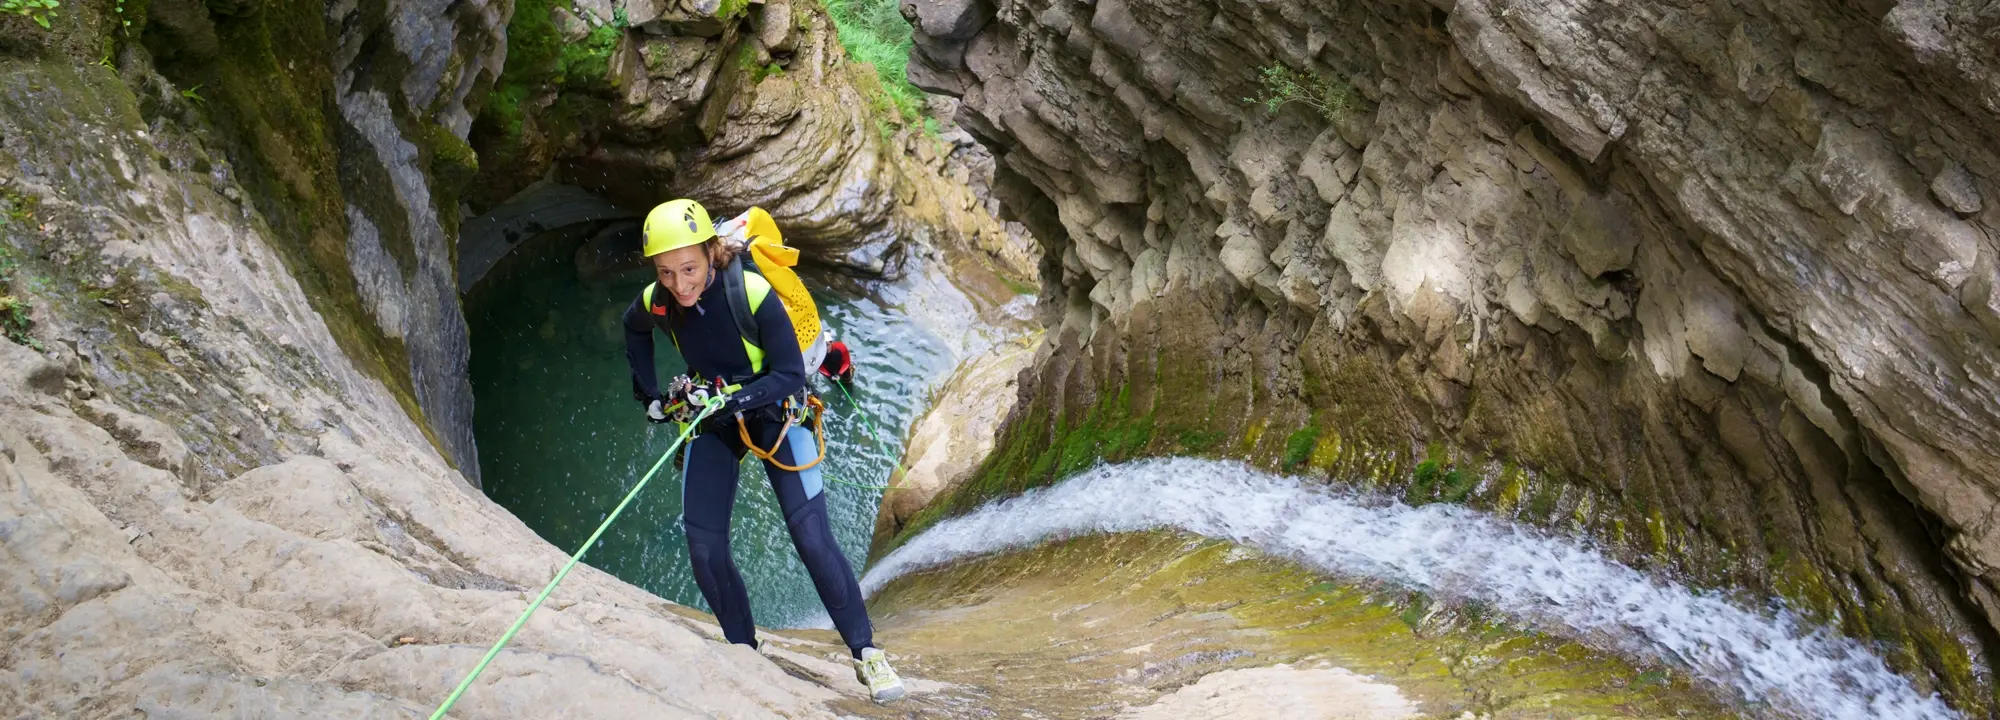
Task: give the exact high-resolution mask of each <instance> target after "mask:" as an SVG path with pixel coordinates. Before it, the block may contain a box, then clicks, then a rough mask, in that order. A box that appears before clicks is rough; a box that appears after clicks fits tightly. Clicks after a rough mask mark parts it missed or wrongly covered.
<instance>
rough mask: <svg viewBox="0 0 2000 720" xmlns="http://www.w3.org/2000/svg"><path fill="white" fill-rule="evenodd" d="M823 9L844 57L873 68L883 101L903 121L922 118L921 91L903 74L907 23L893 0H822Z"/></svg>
mask: <svg viewBox="0 0 2000 720" xmlns="http://www.w3.org/2000/svg"><path fill="white" fill-rule="evenodd" d="M826 11H827V14H828V15H831V16H833V29H834V32H835V33H836V34H837V35H839V36H840V45H841V47H844V48H847V55H848V57H851V58H854V61H855V62H859V63H864V64H867V65H870V66H872V67H874V68H875V76H876V77H877V78H879V79H880V80H881V83H882V84H881V92H882V94H883V102H884V103H885V104H886V105H888V106H891V107H893V108H894V109H895V111H896V114H897V115H898V116H900V117H901V119H902V120H903V121H905V122H915V121H916V120H917V119H918V118H920V117H923V114H924V111H923V107H924V92H923V91H922V90H918V89H917V86H915V85H911V84H910V80H909V78H908V77H907V75H906V73H907V72H908V70H909V63H910V45H911V43H912V40H911V38H910V32H911V31H910V23H909V21H907V20H904V19H903V15H902V11H901V10H899V9H898V4H897V2H896V0H826ZM863 91H864V92H866V91H867V89H866V88H864V89H863ZM874 103H875V101H874V99H872V98H871V104H874Z"/></svg>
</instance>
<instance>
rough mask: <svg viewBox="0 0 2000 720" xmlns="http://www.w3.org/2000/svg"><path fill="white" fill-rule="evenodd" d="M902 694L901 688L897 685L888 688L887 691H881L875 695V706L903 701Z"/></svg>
mask: <svg viewBox="0 0 2000 720" xmlns="http://www.w3.org/2000/svg"><path fill="white" fill-rule="evenodd" d="M903 694H904V693H903V688H902V686H900V685H899V686H896V687H892V688H889V689H887V690H883V691H882V692H879V693H875V702H876V703H877V704H881V705H887V704H889V703H892V702H895V701H897V700H901V699H903Z"/></svg>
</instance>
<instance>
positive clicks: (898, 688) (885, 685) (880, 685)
mask: <svg viewBox="0 0 2000 720" xmlns="http://www.w3.org/2000/svg"><path fill="white" fill-rule="evenodd" d="M854 679H856V680H860V681H861V684H863V685H867V686H868V694H869V695H871V696H873V697H874V698H875V702H878V703H883V704H887V703H891V702H894V701H896V700H900V699H902V697H903V679H902V678H899V677H896V669H895V668H892V667H889V656H888V654H886V653H884V652H882V651H881V649H879V648H872V647H871V648H862V649H861V659H859V660H855V661H854Z"/></svg>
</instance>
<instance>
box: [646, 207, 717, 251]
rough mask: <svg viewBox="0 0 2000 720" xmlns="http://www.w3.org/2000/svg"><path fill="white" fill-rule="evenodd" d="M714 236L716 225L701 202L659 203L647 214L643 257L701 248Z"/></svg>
mask: <svg viewBox="0 0 2000 720" xmlns="http://www.w3.org/2000/svg"><path fill="white" fill-rule="evenodd" d="M712 237H715V222H714V221H712V220H709V219H708V209H707V208H703V207H702V206H701V203H698V202H695V201H693V200H689V199H687V198H681V199H679V200H672V201H668V202H664V203H660V206H659V207H656V208H653V211H652V212H650V213H647V214H646V246H645V251H644V252H645V256H646V257H652V256H654V255H658V254H660V253H663V252H666V251H668V250H678V249H680V248H684V247H687V246H689V245H700V244H701V243H702V242H704V241H706V240H708V239H709V238H712Z"/></svg>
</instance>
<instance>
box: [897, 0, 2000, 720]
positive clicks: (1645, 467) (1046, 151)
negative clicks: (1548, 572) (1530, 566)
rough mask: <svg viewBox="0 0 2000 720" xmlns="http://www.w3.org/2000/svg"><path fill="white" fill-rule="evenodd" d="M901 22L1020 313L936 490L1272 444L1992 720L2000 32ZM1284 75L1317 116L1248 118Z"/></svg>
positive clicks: (1298, 109)
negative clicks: (1645, 572)
mask: <svg viewBox="0 0 2000 720" xmlns="http://www.w3.org/2000/svg"><path fill="white" fill-rule="evenodd" d="M920 15H921V17H920V18H919V20H920V22H919V25H918V27H919V37H918V41H917V42H918V51H917V52H916V53H915V54H914V55H913V63H912V70H911V75H912V77H913V78H916V79H918V80H919V82H921V83H922V84H924V85H925V86H926V87H932V88H935V89H939V90H942V91H947V92H951V93H954V94H959V95H962V100H963V105H962V109H961V111H960V114H959V116H958V121H959V123H960V124H961V125H962V126H963V127H965V128H967V129H968V130H970V131H971V132H973V133H974V134H975V135H977V136H978V137H979V138H980V139H981V140H982V142H985V143H986V144H987V145H988V146H989V147H991V148H992V149H993V150H994V152H995V154H996V155H998V158H999V160H998V164H999V170H998V173H997V177H996V181H995V191H996V194H997V195H998V196H999V197H1000V198H1001V199H1002V201H1003V202H1004V203H1005V204H1006V205H1007V206H1008V208H1009V210H1010V212H1011V213H1013V214H1014V216H1016V217H1019V218H1021V219H1022V221H1023V222H1024V223H1026V224H1027V225H1028V226H1029V227H1030V228H1031V229H1032V230H1033V231H1034V233H1035V235H1036V237H1038V238H1039V239H1040V240H1041V242H1042V243H1043V261H1042V280H1043V285H1044V288H1045V294H1044V303H1043V307H1042V317H1043V319H1044V321H1045V322H1046V323H1047V324H1048V325H1049V327H1050V332H1049V335H1048V341H1047V347H1046V348H1045V350H1044V351H1043V353H1042V354H1041V356H1040V357H1039V358H1038V359H1037V362H1036V367H1035V370H1034V371H1033V374H1032V377H1033V380H1032V381H1031V382H1024V383H1023V384H1022V389H1021V391H1020V392H1021V394H1020V399H1021V403H1020V404H1019V405H1018V406H1017V408H1016V409H1015V410H1014V411H1013V414H1012V415H1011V416H1010V418H1009V421H1008V423H1007V425H1006V427H1005V429H1004V430H1003V435H1002V439H1001V441H1000V442H999V444H998V446H997V453H996V457H995V459H994V461H993V463H992V464H990V465H989V466H988V471H987V472H986V475H985V478H986V479H985V480H983V481H979V482H973V483H969V484H968V485H967V488H968V489H967V490H965V491H963V492H961V493H958V494H957V496H956V497H954V498H952V499H951V502H948V503H946V505H948V506H949V507H952V508H957V509H963V508H965V507H969V506H970V505H971V503H973V502H976V499H977V498H981V497H987V496H990V495H991V494H994V493H1007V492H1013V491H1016V490H1018V489H1020V488H1022V487H1026V486H1029V485H1035V484H1040V483H1043V482H1047V481H1048V480H1049V479H1052V478H1053V477H1055V476H1057V475H1060V474H1061V473H1062V472H1063V471H1065V470H1066V469H1070V468H1073V467H1077V466H1078V464H1079V463H1081V462H1082V461H1084V460H1087V459H1089V458H1092V457H1096V456H1100V455H1104V456H1131V455H1142V454H1165V453H1209V454H1223V455H1233V456H1242V457H1251V458H1261V459H1262V461H1264V462H1267V463H1269V464H1270V465H1272V466H1276V467H1281V468H1294V469H1313V470H1314V471H1316V472H1328V473H1332V474H1334V475H1335V476H1336V477H1345V478H1348V479H1355V478H1359V479H1361V480H1360V481H1362V482H1366V483H1381V484H1385V485H1387V486H1389V487H1395V488H1403V489H1407V490H1408V491H1409V493H1410V496H1411V497H1412V498H1413V499H1420V500H1425V501H1428V500H1432V499H1436V498H1441V497H1442V498H1448V499H1453V500H1467V501H1471V502H1474V503H1475V504H1480V505H1482V506H1484V507H1489V508H1493V509H1498V510H1502V511H1504V512H1507V513H1510V514H1513V515H1515V516H1518V517H1524V518H1527V519H1530V520H1533V521H1536V522H1540V523H1543V524H1546V525H1550V526H1554V527H1557V528H1560V529H1566V530H1573V531H1577V532H1586V533H1591V534H1595V535H1597V536H1599V537H1601V538H1603V539H1605V540H1607V541H1608V542H1610V543H1611V544H1613V545H1614V546H1616V547H1619V548H1621V552H1622V553H1623V554H1624V555H1625V556H1627V557H1628V558H1630V559H1632V560H1633V561H1635V562H1641V563H1645V564H1649V565H1651V566H1653V567H1657V568H1661V569H1664V570H1668V571H1671V572H1676V573H1679V574H1682V575H1684V576H1686V577H1688V578H1691V579H1693V580H1694V581H1696V582H1699V583H1703V584H1709V585H1713V586H1725V587H1739V588H1748V589H1750V590H1751V591H1753V592H1761V593H1769V594H1773V595H1778V596H1782V597H1784V598H1786V599H1787V600H1788V601H1789V602H1790V603H1792V604H1793V605H1794V606H1795V607H1800V608H1804V609H1805V610H1806V611H1807V612H1809V613H1810V614H1812V615H1813V616H1814V617H1816V618H1820V619H1822V620H1824V621H1826V622H1830V623H1833V624H1836V625H1837V626H1839V627H1841V628H1842V629H1843V630H1844V631H1845V632H1847V633H1849V634H1851V635H1854V636H1857V637H1863V638H1870V639H1872V640H1873V641H1874V642H1876V643H1877V644H1878V646H1879V647H1881V648H1883V651H1884V652H1885V654H1887V655H1888V656H1889V658H1890V662H1891V664H1892V665H1894V666H1895V667H1897V668H1898V669H1899V670H1901V671H1903V672H1906V673H1910V674H1912V675H1913V676H1915V677H1918V678H1919V680H1920V682H1922V683H1924V684H1925V686H1926V687H1928V688H1931V689H1935V690H1936V691H1938V692H1941V693H1943V694H1944V695H1945V696H1946V697H1948V698H1949V699H1950V700H1951V702H1953V703H1954V704H1956V705H1957V706H1959V707H1960V708H1961V709H1963V710H1965V711H1967V712H1970V713H1973V714H1983V713H1985V712H1987V711H1989V710H1990V709H1991V707H1992V706H1993V705H1992V703H1993V700H1992V697H1993V688H1992V685H1991V682H1990V680H1989V679H1988V675H1987V673H1988V672H1989V670H1988V668H1990V666H1991V661H1992V653H1993V652H1994V650H1995V648H1996V647H2000V645H1996V642H1995V638H1996V628H2000V595H1996V594H1995V589H1996V587H2000V575H1995V574H1994V573H1995V571H1994V569H1993V568H1994V567H1995V566H1996V563H2000V550H1996V549H1995V547H2000V546H1995V545H1994V543H1991V542H1988V540H1989V539H1990V538H1989V536H1990V535H1992V531H1993V529H1994V528H1995V527H1996V525H1995V524H1994V523H1993V518H1992V515H1993V512H1994V510H1995V507H1996V506H1995V500H1994V498H1995V497H1996V492H2000V486H1996V485H1995V484H1994V482H1993V478H1995V477H2000V451H1996V448H2000V434H1996V433H2000V399H1996V398H2000V342H1996V340H2000V324H1996V322H1995V321H1994V319H1993V318H1994V317H1995V313H1996V311H2000V303H1996V302H1995V298H2000V295H1996V293H1995V291H1994V287H1995V281H1994V280H1993V277H1994V273H1995V272H1996V267H2000V266H1996V264H1995V262H1994V259H1995V258H1996V257H2000V245H1996V243H1995V240H1994V232H1995V230H1996V229H2000V215H1996V214H1995V210H1994V207H1995V206H1994V203H1992V202H1991V201H1990V198H1991V196H1992V195H1993V193H1994V192H1995V186H1994V182H1995V181H1994V178H1995V177H2000V156H1996V155H1995V151H1994V148H1995V147H1996V144H1995V142H1994V140H1995V138H1996V137H2000V122H1996V120H1995V117H1996V109H2000V104H1996V103H2000V100H1996V98H2000V94H1996V92H1995V91H1994V88H1995V87H2000V75H1996V74H1995V68H1994V65H1993V63H1992V62H1991V60H1990V58H1991V56H1992V53H1990V52H1986V51H1984V50H1981V49H1979V45H1978V42H1977V41H1975V40H1973V39H1972V38H1975V37H1978V36H1980V33H1983V32H1984V33H1990V31H1991V30H1993V28H1994V20H1993V18H1992V17H1990V16H1982V15H1978V14H1976V13H1974V12H1973V11H1971V10H1969V9H1966V8H1960V7H1956V6H1953V7H1946V6H1943V5H1936V4H1930V5H1926V4H1922V3H1900V4H1897V3H1878V4H1875V5H1870V6H1868V7H1867V8H1862V7H1848V6H1805V5H1798V4H1788V3H1767V2H1759V1H1756V0H1743V1H1739V2H1732V3H1723V4H1719V5H1718V4H1708V5H1704V6H1701V7H1699V8H1689V7H1683V6H1680V5H1675V4H1672V3H1624V4H1617V5H1605V4H1599V3H1576V2H1555V3H1526V2H1513V1H1512V0H1458V2H1431V3H1421V2H1397V1H1389V0H1382V1H1371V2H1356V3H1341V4H1335V5H1328V4H1324V3H1306V2H1275V3H1241V2H1226V3H1221V4H1197V3H1185V2H1175V1H1173V0H1117V1H1106V2H1098V3H1096V4H1095V5H1092V6H1080V5H1072V4H1063V3H1053V4H1052V3H1047V2H1040V1H1039V0H1021V1H1012V2H996V3H985V2H947V3H942V4H937V5H936V6H935V7H929V8H927V9H925V10H924V11H923V12H922V13H920ZM1273 67H1281V68H1290V69H1291V70H1292V71H1294V72H1297V73H1303V76H1304V77H1308V78H1313V79H1317V80H1324V81H1327V82H1328V84H1329V85H1331V86H1332V87H1334V88H1335V89H1336V91H1337V93H1336V94H1337V95H1338V96H1339V99H1340V100H1341V101H1343V102H1341V103H1334V105H1341V104H1344V105H1345V106H1346V107H1345V110H1341V109H1340V108H1338V107H1336V108H1333V109H1332V111H1330V112H1327V113H1322V112H1319V111H1318V110H1316V109H1315V108H1313V107H1311V106H1310V105H1309V104H1308V103H1306V102H1302V101H1295V102H1290V103H1288V104H1284V105H1282V107H1280V109H1279V110H1278V111H1277V112H1275V113H1273V112H1267V111H1266V109H1265V107H1264V106H1263V105H1262V104H1258V103H1254V102H1249V101H1248V100H1249V99H1253V98H1258V97H1261V96H1263V95H1264V94H1265V93H1266V92H1267V88H1265V87H1264V86H1263V85H1262V84H1261V82H1260V77H1261V74H1260V73H1261V72H1262V71H1263V70H1265V69H1267V68H1273ZM1307 97H1308V98H1311V96H1310V95H1308V96H1307ZM1453 468H1458V469H1460V471H1461V472H1462V475H1461V476H1459V477H1463V478H1468V479H1467V480H1465V481H1464V482H1463V483H1460V482H1458V481H1456V480H1454V481H1451V482H1449V483H1447V482H1445V481H1444V480H1443V479H1442V478H1445V477H1446V476H1447V472H1446V471H1448V470H1451V469H1453ZM1524 473H1525V474H1524ZM1524 477H1528V478H1532V479H1531V480H1523V479H1522V478H1524ZM1447 487H1448V488H1449V490H1450V491H1449V492H1447V491H1446V489H1447ZM918 524H921V523H918Z"/></svg>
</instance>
